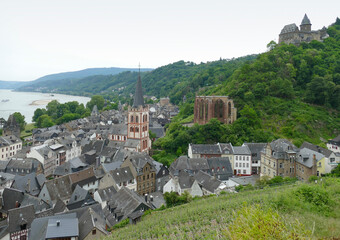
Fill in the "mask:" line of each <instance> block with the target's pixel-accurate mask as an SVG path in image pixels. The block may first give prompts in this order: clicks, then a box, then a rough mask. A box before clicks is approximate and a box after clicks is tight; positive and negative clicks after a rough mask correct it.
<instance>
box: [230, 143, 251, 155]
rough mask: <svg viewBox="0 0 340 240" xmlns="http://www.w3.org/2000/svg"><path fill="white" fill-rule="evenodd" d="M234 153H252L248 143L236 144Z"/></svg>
mask: <svg viewBox="0 0 340 240" xmlns="http://www.w3.org/2000/svg"><path fill="white" fill-rule="evenodd" d="M233 149H234V154H236V155H251V152H250V149H249V147H248V146H247V145H245V146H235V147H234V148H233Z"/></svg>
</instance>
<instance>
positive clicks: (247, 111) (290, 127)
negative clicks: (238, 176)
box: [154, 19, 340, 164]
mask: <svg viewBox="0 0 340 240" xmlns="http://www.w3.org/2000/svg"><path fill="white" fill-rule="evenodd" d="M328 34H329V38H327V39H325V40H324V42H318V41H312V42H310V43H303V44H301V45H300V46H298V47H297V46H295V45H292V44H290V45H287V44H280V45H277V44H275V43H274V42H271V43H270V44H269V45H268V47H269V49H270V50H268V51H267V52H265V53H263V54H260V55H258V57H257V58H256V60H254V61H251V62H249V63H245V64H243V65H242V66H241V67H240V68H238V69H236V70H235V71H234V72H233V73H232V75H231V76H230V77H229V78H224V77H223V74H224V73H225V69H224V68H223V67H222V68H221V67H220V66H212V67H210V68H207V69H205V70H203V71H201V72H199V73H197V74H196V75H195V76H193V77H192V78H191V80H193V79H202V80H203V79H204V80H203V84H201V86H203V85H205V84H206V83H207V85H209V86H208V87H206V88H202V89H200V90H199V91H197V92H196V93H197V94H199V95H227V96H230V97H231V98H232V99H233V100H234V103H235V105H236V107H237V109H238V120H237V121H236V122H234V123H233V124H232V125H223V124H220V123H219V122H217V121H212V122H211V123H209V124H207V125H203V126H198V125H195V126H193V127H191V128H187V127H184V126H182V125H181V123H184V122H189V121H192V120H193V106H194V97H191V98H187V102H186V103H185V104H182V106H181V111H180V114H179V115H178V116H177V117H176V118H175V119H174V121H173V123H171V124H170V126H169V128H168V130H167V134H166V137H165V138H163V139H159V140H158V141H157V142H155V144H154V147H155V148H157V149H161V150H164V151H165V152H161V153H160V154H161V155H159V159H162V158H164V157H165V155H166V154H170V155H171V154H172V156H173V157H175V155H180V154H183V153H186V152H187V148H188V144H189V143H197V144H199V143H217V142H231V143H233V144H235V145H241V144H242V143H244V142H270V141H271V140H273V139H277V138H280V137H283V138H287V139H290V140H291V141H293V143H294V144H296V145H297V146H300V145H301V144H302V143H303V141H309V142H312V143H314V144H320V145H322V146H325V142H326V141H327V140H328V139H330V138H333V137H336V136H337V135H338V134H340V20H339V19H337V21H336V23H335V24H333V25H331V26H330V27H329V28H328ZM221 76H222V77H221ZM210 79H212V80H213V84H212V85H211V82H210ZM189 87H190V85H189ZM189 87H188V88H189ZM176 88H177V87H176ZM185 89H187V88H186V87H183V88H181V89H180V90H179V95H180V96H181V95H183V93H184V92H183V91H185ZM170 92H171V91H170ZM193 94H194V93H193ZM170 98H172V99H174V102H176V101H177V95H176V93H174V94H172V95H170ZM155 158H157V156H156V157H155ZM168 159H169V158H168ZM167 164H169V163H168V162H167Z"/></svg>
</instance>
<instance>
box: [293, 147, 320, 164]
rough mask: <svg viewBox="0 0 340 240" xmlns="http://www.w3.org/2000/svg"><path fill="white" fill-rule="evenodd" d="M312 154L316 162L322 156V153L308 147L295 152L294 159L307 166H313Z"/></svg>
mask: <svg viewBox="0 0 340 240" xmlns="http://www.w3.org/2000/svg"><path fill="white" fill-rule="evenodd" d="M314 156H315V158H316V162H318V161H319V160H320V159H322V158H323V157H324V155H323V154H322V153H319V152H316V151H313V150H311V149H308V148H302V149H300V151H299V152H298V154H297V157H296V161H297V162H298V163H300V164H302V165H304V166H306V167H308V168H311V167H313V163H314Z"/></svg>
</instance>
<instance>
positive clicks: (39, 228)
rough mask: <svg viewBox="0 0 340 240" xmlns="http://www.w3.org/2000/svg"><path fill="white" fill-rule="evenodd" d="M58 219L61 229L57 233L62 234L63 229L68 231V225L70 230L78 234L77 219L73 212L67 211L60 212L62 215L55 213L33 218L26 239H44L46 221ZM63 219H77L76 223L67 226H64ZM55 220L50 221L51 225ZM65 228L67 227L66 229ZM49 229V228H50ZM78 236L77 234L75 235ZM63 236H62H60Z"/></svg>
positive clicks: (46, 226) (46, 227)
mask: <svg viewBox="0 0 340 240" xmlns="http://www.w3.org/2000/svg"><path fill="white" fill-rule="evenodd" d="M52 219H53V220H55V221H56V220H60V223H61V224H60V227H61V228H62V229H61V230H62V231H59V234H60V235H62V234H63V232H64V230H65V232H67V233H68V232H69V231H70V230H71V229H69V228H70V227H72V231H74V232H75V231H77V232H78V234H79V229H78V219H77V216H76V214H75V213H68V214H62V215H55V216H48V217H42V218H36V219H34V220H33V222H32V224H31V231H30V232H29V236H28V239H34V240H45V239H46V233H47V229H48V225H49V224H48V223H49V220H52ZM65 219H75V220H76V221H77V225H76V226H74V225H73V224H71V223H70V224H69V225H67V226H65V225H66V224H65V223H66V222H65V221H64V220H65ZM52 223H54V224H55V222H51V225H54V224H52ZM66 228H67V229H66ZM50 231H51V230H50ZM77 236H78V235H77ZM60 237H63V236H60Z"/></svg>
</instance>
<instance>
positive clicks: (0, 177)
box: [0, 172, 15, 186]
mask: <svg viewBox="0 0 340 240" xmlns="http://www.w3.org/2000/svg"><path fill="white" fill-rule="evenodd" d="M14 178H15V175H14V174H10V173H4V172H2V173H0V184H1V186H2V185H3V184H5V183H6V182H8V181H11V180H14Z"/></svg>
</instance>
